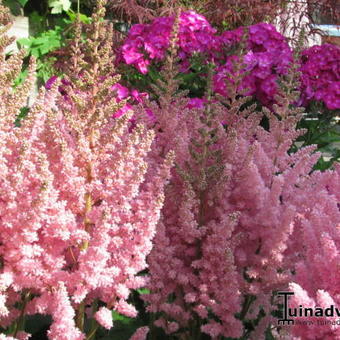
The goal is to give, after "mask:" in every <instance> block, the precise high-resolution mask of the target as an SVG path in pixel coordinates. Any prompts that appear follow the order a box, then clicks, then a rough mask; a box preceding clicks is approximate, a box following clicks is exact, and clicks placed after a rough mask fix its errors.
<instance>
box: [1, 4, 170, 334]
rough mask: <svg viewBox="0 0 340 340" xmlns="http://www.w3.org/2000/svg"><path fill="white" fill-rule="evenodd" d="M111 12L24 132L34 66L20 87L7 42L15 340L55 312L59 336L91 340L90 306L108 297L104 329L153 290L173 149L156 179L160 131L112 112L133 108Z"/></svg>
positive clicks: (10, 297)
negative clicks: (137, 294) (28, 319)
mask: <svg viewBox="0 0 340 340" xmlns="http://www.w3.org/2000/svg"><path fill="white" fill-rule="evenodd" d="M104 5H105V1H99V2H98V8H97V10H96V11H95V13H94V15H93V18H92V27H91V32H90V31H89V32H88V50H87V54H85V55H84V54H80V53H79V49H78V42H77V39H76V40H75V43H74V45H73V47H72V53H73V57H72V60H71V61H70V64H71V66H70V70H69V73H68V76H67V77H66V79H67V81H68V84H69V85H66V86H67V93H68V95H67V99H65V97H63V96H62V95H61V94H60V93H59V92H58V85H59V84H58V82H56V83H55V84H54V85H53V86H52V88H51V90H49V91H46V90H45V89H41V91H40V93H39V95H38V99H37V101H36V102H35V104H34V105H33V106H32V107H31V108H30V109H29V113H28V117H27V118H26V119H25V120H23V121H22V126H21V127H20V128H15V127H14V120H15V118H16V116H17V115H18V114H19V112H20V109H21V107H23V106H25V104H26V100H27V95H28V93H29V91H30V89H31V87H32V85H33V83H34V60H33V61H32V62H31V64H30V69H29V72H28V76H27V79H26V81H25V82H24V83H23V84H22V85H19V86H18V87H16V88H15V89H14V88H13V87H12V82H13V81H14V79H15V78H16V77H17V76H18V74H19V72H20V70H21V65H22V57H23V52H20V53H18V54H14V55H13V56H11V57H10V58H5V56H4V52H3V51H4V46H5V45H6V42H7V39H6V38H1V44H0V46H1V60H0V68H1V81H0V85H1V86H0V87H1V92H0V96H1V101H0V119H1V124H0V126H1V127H0V135H1V142H0V143H1V148H0V158H1V161H0V167H1V171H0V174H1V175H0V178H1V179H0V192H1V199H0V235H1V236H0V258H1V273H0V297H1V298H0V302H1V306H0V325H1V327H2V328H7V327H9V326H10V325H14V326H13V328H12V329H14V331H13V334H11V336H12V337H13V338H18V339H19V338H20V336H21V337H22V336H23V335H24V333H23V332H22V329H21V327H22V324H23V318H24V317H25V316H26V315H33V314H36V313H38V314H49V315H51V316H52V319H53V323H52V325H51V327H50V329H49V331H48V337H49V338H50V339H53V340H70V339H72V340H77V339H85V334H84V333H83V331H84V319H85V313H84V311H85V309H86V307H87V306H88V305H92V304H93V305H94V306H96V305H97V304H98V301H100V303H101V304H105V306H106V307H105V308H104V307H101V309H99V310H98V311H96V309H95V307H94V311H93V313H96V314H95V318H96V319H97V320H98V322H99V323H100V324H102V325H103V326H104V327H106V328H109V327H110V326H111V323H110V321H109V320H108V314H109V311H110V310H112V309H115V310H116V311H118V312H119V313H122V314H125V315H128V316H135V315H136V310H135V308H134V307H133V306H132V305H130V304H128V302H127V299H128V296H129V292H130V289H137V288H139V287H140V286H141V285H143V284H144V279H143V278H142V277H139V276H137V273H138V272H140V271H141V270H143V269H145V267H146V261H145V257H146V255H147V254H148V253H149V252H150V250H151V247H152V238H153V236H154V234H155V227H156V224H157V221H158V219H159V214H160V209H161V207H162V202H163V186H164V183H165V181H166V179H167V177H168V175H169V169H170V166H171V153H170V154H168V156H167V158H166V160H165V161H162V162H161V163H159V165H158V166H157V167H154V168H153V173H154V176H153V177H152V181H146V173H147V171H148V162H147V160H148V152H149V150H150V147H151V143H152V140H153V133H152V132H151V131H148V130H147V129H146V128H145V127H144V126H143V125H141V124H138V125H137V126H136V127H135V128H134V129H133V130H131V131H130V132H129V123H128V121H129V117H130V116H131V113H126V115H124V116H123V117H121V118H119V119H117V118H114V117H113V116H114V113H115V111H116V110H117V109H119V108H120V107H121V106H122V105H123V104H124V103H117V101H118V100H117V99H116V98H115V93H114V91H112V90H111V89H110V87H111V86H113V85H114V84H115V83H116V82H117V80H118V79H119V77H118V76H110V75H112V74H114V73H115V72H113V71H114V70H113V69H112V65H113V56H112V53H111V49H110V48H109V43H110V34H111V33H110V32H112V29H110V27H107V26H106V25H105V23H104V21H103V20H102V18H103V17H104V13H105V9H104ZM1 10H3V9H2V8H1ZM77 30H78V31H77V33H76V36H77V38H78V39H79V38H80V35H81V32H80V28H79V26H78V28H77ZM104 75H105V76H106V79H105V81H100V82H98V81H97V80H98V79H100V78H101V77H103V76H104ZM91 331H92V330H91Z"/></svg>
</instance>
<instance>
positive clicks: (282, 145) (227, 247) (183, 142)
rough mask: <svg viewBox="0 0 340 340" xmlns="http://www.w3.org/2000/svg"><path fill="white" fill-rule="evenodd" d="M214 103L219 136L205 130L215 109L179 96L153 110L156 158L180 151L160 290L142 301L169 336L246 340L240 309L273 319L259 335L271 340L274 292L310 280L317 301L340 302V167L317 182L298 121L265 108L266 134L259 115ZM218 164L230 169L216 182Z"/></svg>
mask: <svg viewBox="0 0 340 340" xmlns="http://www.w3.org/2000/svg"><path fill="white" fill-rule="evenodd" d="M211 105H212V107H211V110H215V113H216V115H215V118H214V119H213V120H212V121H210V123H209V125H208V126H209V127H210V128H211V131H214V132H213V134H214V137H213V138H212V135H211V134H209V133H208V132H207V131H205V130H204V129H206V125H205V124H204V123H203V122H204V119H203V117H204V109H205V106H206V104H205V103H203V102H201V101H197V100H191V101H184V100H183V99H182V100H179V101H176V100H174V101H173V102H172V104H171V110H169V107H167V106H166V105H164V106H163V105H162V104H161V105H160V106H157V105H156V104H155V103H153V104H152V105H151V107H152V111H153V112H154V114H155V116H156V121H157V123H156V126H157V127H158V131H159V132H158V133H157V137H156V138H157V144H156V145H154V148H153V157H155V159H156V160H157V159H158V158H159V157H160V155H162V154H163V153H164V152H166V151H167V150H168V149H170V148H171V149H174V150H175V151H176V164H177V170H173V176H172V178H171V181H170V183H169V186H168V187H167V189H166V192H165V203H164V207H163V210H162V217H161V220H160V222H159V225H158V228H157V234H156V237H155V240H154V247H153V249H152V251H151V253H150V255H149V257H148V263H149V271H150V282H149V285H148V288H149V289H150V291H151V293H150V294H148V295H144V296H143V298H144V300H145V301H146V302H147V303H148V304H149V306H148V311H149V312H151V313H158V315H159V317H158V319H157V320H156V322H155V325H156V326H158V327H162V328H163V329H164V330H165V332H166V333H168V334H172V333H174V334H178V332H180V330H183V329H185V330H187V335H186V336H189V337H190V336H191V337H194V334H197V331H200V332H204V333H207V334H209V335H210V336H211V337H212V338H216V337H218V336H220V335H222V336H225V337H233V338H237V337H240V336H242V334H244V333H243V332H244V328H243V324H242V322H241V320H240V319H239V318H237V317H236V315H237V314H238V315H242V320H244V319H247V320H256V319H257V318H259V316H260V315H261V314H262V313H263V312H265V316H264V317H262V318H260V321H259V323H258V325H257V327H256V329H255V330H254V331H253V332H252V333H251V338H252V339H264V334H265V331H266V329H267V328H268V327H275V326H276V325H277V320H276V319H275V318H274V317H273V316H272V315H271V312H272V311H273V309H276V306H275V305H272V303H271V299H272V292H273V291H277V290H288V289H289V287H294V284H295V285H301V287H303V289H309V290H308V292H310V294H311V296H313V297H314V296H315V294H316V292H317V290H318V289H319V290H320V289H321V290H322V289H323V290H325V291H327V292H328V294H329V295H330V296H332V298H333V299H334V301H336V302H338V300H337V299H338V295H339V289H340V286H339V282H340V280H339V278H340V276H339V275H340V272H339V271H338V266H337V265H335V262H334V266H335V267H336V268H333V267H328V266H327V264H326V263H324V261H325V258H326V257H328V258H332V259H333V258H334V261H338V255H337V254H338V252H339V243H338V242H339V240H340V229H339V227H340V224H339V223H340V210H339V206H340V188H339V183H340V182H338V180H339V177H338V176H339V168H337V171H328V172H326V173H315V174H314V175H313V176H310V175H309V174H310V172H311V170H312V167H313V165H314V164H315V162H316V161H317V159H318V157H319V155H318V154H317V153H314V152H313V151H314V149H315V148H314V147H310V146H309V147H305V148H303V149H301V150H300V151H298V152H297V153H295V154H294V153H293V154H290V153H289V150H290V148H291V146H292V144H293V142H294V140H295V139H296V138H297V137H298V136H299V135H301V134H302V131H297V130H296V123H297V121H298V118H297V117H296V116H294V115H291V116H290V115H289V114H288V113H287V112H286V113H284V114H283V115H282V116H281V117H280V118H279V119H278V118H277V117H276V116H275V115H274V114H270V113H267V114H268V119H269V124H270V129H269V131H267V130H265V129H264V128H262V127H261V126H260V125H259V122H260V120H261V118H262V117H261V115H259V114H257V113H249V112H248V113H243V112H242V111H235V110H230V111H229V110H226V109H225V108H224V107H222V106H220V104H218V103H212V104H211ZM221 121H224V122H225V125H226V129H227V131H226V130H225V127H223V126H222V125H221V124H220V122H221ZM209 136H210V138H212V140H211V141H210V140H209ZM204 150H205V151H204ZM195 152H196V153H195ZM215 154H219V160H218V161H216V160H215V161H214V160H213V155H215ZM155 163H157V161H156V162H155ZM217 169H223V171H222V170H221V171H222V172H221V173H220V174H219V175H216V177H213V176H212V177H209V174H211V173H213V172H214V171H217ZM313 249H314V250H313ZM316 249H320V250H318V251H316ZM331 256H332V257H331ZM310 259H313V260H310ZM316 259H318V260H317V261H316ZM332 261H333V260H332ZM332 263H333V262H332ZM323 266H326V267H327V268H325V269H322V267H323ZM326 273H327V274H326ZM331 273H332V274H331ZM324 274H325V275H324ZM328 275H332V276H330V277H331V282H330V283H329V284H327V283H326V277H329V276H328ZM308 282H310V283H309V286H308ZM290 283H291V284H292V285H291V286H289V284H290ZM311 285H312V286H311ZM249 296H254V297H256V299H255V300H253V301H252V300H250V299H249ZM297 298H298V295H297ZM212 315H213V316H212ZM197 320H200V321H199V322H197ZM194 325H196V327H198V328H199V330H197V328H196V329H193V328H192V327H195V326H194ZM305 328H306V327H305ZM294 332H295V333H296V335H298V334H299V335H301V334H303V330H301V329H298V328H296V330H295V329H294ZM305 332H307V331H306V330H305ZM332 332H333V330H332V329H327V330H326V332H325V333H322V334H333V335H334V334H337V333H332ZM295 333H294V334H295ZM302 338H303V337H302ZM333 338H334V337H333ZM303 339H304V338H303ZM306 339H316V338H315V337H314V338H313V337H310V338H306ZM329 339H331V337H329Z"/></svg>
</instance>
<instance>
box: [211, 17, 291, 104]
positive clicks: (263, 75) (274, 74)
mask: <svg viewBox="0 0 340 340" xmlns="http://www.w3.org/2000/svg"><path fill="white" fill-rule="evenodd" d="M244 31H245V29H244V28H243V27H240V28H238V29H236V30H233V31H226V32H223V33H222V35H221V41H222V43H223V44H224V45H225V46H226V47H227V46H230V45H235V44H238V43H240V42H241V40H242V36H243V34H244ZM245 44H246V48H247V53H246V54H245V56H244V59H243V62H244V64H245V69H244V70H242V71H243V72H246V73H247V75H246V76H245V77H244V78H243V81H242V84H241V85H240V89H247V90H248V91H247V92H246V94H247V95H254V96H255V97H256V98H257V99H258V100H259V101H260V102H261V103H262V104H263V105H265V106H271V105H272V104H273V102H274V95H275V94H276V93H277V89H278V85H277V80H278V76H279V75H283V74H285V73H286V72H287V70H288V67H289V65H290V63H291V61H292V51H291V49H290V47H289V45H288V42H287V40H286V38H285V37H283V36H282V35H281V34H280V33H278V32H277V30H276V28H275V27H274V26H273V25H271V24H266V23H260V24H256V25H252V26H250V27H249V32H248V39H247V41H246V42H245ZM237 60H239V58H238V57H236V56H231V57H229V58H227V61H226V63H225V64H223V65H221V66H219V67H218V68H217V72H216V75H215V78H214V88H215V91H216V92H217V93H220V94H222V95H224V96H227V95H228V94H227V91H226V78H228V77H229V74H230V73H232V72H233V62H235V61H237Z"/></svg>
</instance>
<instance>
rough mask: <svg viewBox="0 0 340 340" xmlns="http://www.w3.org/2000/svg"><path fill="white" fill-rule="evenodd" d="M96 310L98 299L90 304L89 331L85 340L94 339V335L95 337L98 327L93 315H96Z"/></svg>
mask: <svg viewBox="0 0 340 340" xmlns="http://www.w3.org/2000/svg"><path fill="white" fill-rule="evenodd" d="M97 309H98V299H95V300H94V301H93V304H92V320H91V329H90V332H89V334H88V335H87V337H86V340H92V339H94V337H95V335H96V332H97V329H98V328H99V325H98V323H97V321H96V320H95V318H94V314H95V313H96V311H97Z"/></svg>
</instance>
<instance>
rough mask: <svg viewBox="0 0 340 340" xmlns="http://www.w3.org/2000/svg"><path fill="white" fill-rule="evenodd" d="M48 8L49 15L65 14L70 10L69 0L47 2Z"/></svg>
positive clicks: (49, 0)
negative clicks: (49, 9)
mask: <svg viewBox="0 0 340 340" xmlns="http://www.w3.org/2000/svg"><path fill="white" fill-rule="evenodd" d="M48 6H49V7H50V8H51V14H60V13H62V12H67V11H68V10H69V9H70V8H71V1H70V0H48Z"/></svg>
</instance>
